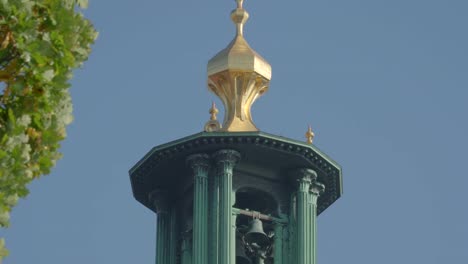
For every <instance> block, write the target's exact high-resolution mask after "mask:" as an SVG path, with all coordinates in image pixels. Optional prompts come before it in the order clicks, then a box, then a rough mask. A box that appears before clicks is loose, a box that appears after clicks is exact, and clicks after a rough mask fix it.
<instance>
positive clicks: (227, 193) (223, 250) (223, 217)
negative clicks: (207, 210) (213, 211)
mask: <svg viewBox="0 0 468 264" xmlns="http://www.w3.org/2000/svg"><path fill="white" fill-rule="evenodd" d="M213 158H214V161H215V164H216V174H217V175H218V177H219V246H218V248H219V251H218V257H219V264H235V245H236V244H235V235H234V232H232V230H231V229H232V226H233V223H232V222H233V221H232V220H233V217H232V206H233V205H234V201H233V197H232V196H233V195H232V176H233V170H234V167H235V165H236V164H237V162H238V161H239V159H240V154H239V153H238V152H237V151H235V150H220V151H218V152H216V153H215V154H214V155H213ZM234 225H235V223H234Z"/></svg>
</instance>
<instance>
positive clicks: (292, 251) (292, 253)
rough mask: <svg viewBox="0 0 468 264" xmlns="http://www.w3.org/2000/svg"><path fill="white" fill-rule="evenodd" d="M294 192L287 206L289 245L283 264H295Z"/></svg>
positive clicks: (295, 226) (295, 207) (295, 218)
mask: <svg viewBox="0 0 468 264" xmlns="http://www.w3.org/2000/svg"><path fill="white" fill-rule="evenodd" d="M296 198H297V197H296V192H293V193H292V194H291V198H290V203H291V204H290V205H289V224H288V231H289V232H288V233H289V245H288V256H287V257H288V259H287V260H289V261H286V262H285V263H291V264H297V246H296V245H297V199H296Z"/></svg>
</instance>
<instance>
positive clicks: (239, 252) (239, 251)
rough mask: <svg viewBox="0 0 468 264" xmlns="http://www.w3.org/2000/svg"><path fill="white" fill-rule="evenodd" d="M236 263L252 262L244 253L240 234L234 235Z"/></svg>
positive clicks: (245, 263) (246, 263)
mask: <svg viewBox="0 0 468 264" xmlns="http://www.w3.org/2000/svg"><path fill="white" fill-rule="evenodd" d="M236 264H252V261H251V260H250V258H249V257H247V255H246V254H245V246H244V242H243V241H242V239H241V237H240V236H237V237H236Z"/></svg>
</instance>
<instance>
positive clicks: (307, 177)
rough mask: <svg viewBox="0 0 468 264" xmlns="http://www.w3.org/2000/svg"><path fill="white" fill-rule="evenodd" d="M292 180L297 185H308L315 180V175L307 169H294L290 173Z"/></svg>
mask: <svg viewBox="0 0 468 264" xmlns="http://www.w3.org/2000/svg"><path fill="white" fill-rule="evenodd" d="M290 175H291V178H292V180H293V181H294V182H295V183H296V184H297V185H301V184H307V185H310V184H312V182H315V181H316V180H317V173H316V172H315V171H314V170H312V169H308V168H300V169H295V170H292V171H291V172H290Z"/></svg>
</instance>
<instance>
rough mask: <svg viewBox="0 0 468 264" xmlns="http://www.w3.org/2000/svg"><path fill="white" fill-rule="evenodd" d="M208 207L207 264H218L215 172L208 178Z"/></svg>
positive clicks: (217, 212)
mask: <svg viewBox="0 0 468 264" xmlns="http://www.w3.org/2000/svg"><path fill="white" fill-rule="evenodd" d="M208 190H209V192H208V193H209V194H208V195H209V197H208V206H209V215H208V217H209V220H208V223H209V227H210V228H209V231H208V236H209V241H208V247H209V250H208V259H209V262H208V263H209V264H218V241H219V237H218V233H219V232H218V227H219V178H218V175H217V174H216V171H215V170H212V171H211V173H210V175H209V177H208Z"/></svg>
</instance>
